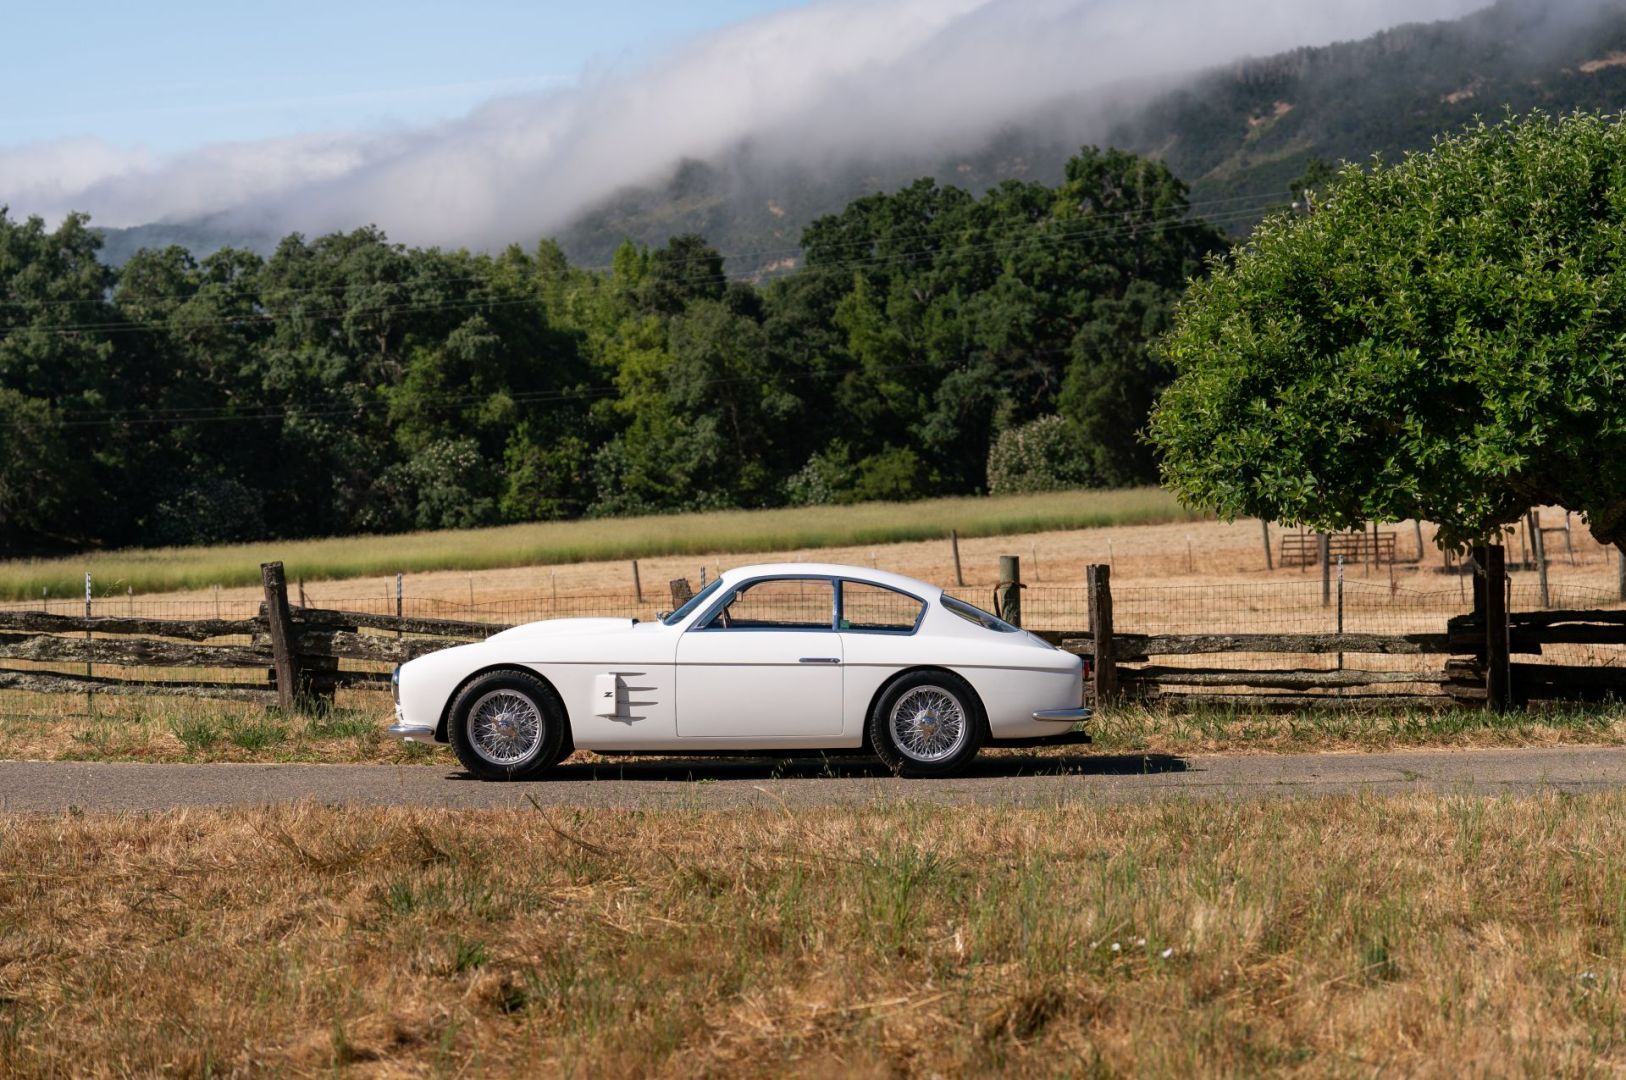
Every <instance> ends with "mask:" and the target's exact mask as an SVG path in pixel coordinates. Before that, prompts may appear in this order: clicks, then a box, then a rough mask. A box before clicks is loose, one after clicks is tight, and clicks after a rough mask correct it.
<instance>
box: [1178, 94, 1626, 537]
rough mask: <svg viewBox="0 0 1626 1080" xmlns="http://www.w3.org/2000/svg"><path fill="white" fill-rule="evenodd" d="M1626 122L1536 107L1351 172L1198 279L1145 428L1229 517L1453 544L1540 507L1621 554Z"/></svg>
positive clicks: (1624, 517) (1188, 485)
mask: <svg viewBox="0 0 1626 1080" xmlns="http://www.w3.org/2000/svg"><path fill="white" fill-rule="evenodd" d="M1622 250H1626V125H1623V124H1622V122H1621V121H1620V120H1618V119H1606V118H1604V117H1602V116H1597V115H1586V114H1582V115H1575V116H1570V117H1566V118H1563V119H1552V118H1549V117H1547V116H1543V115H1539V114H1537V115H1534V116H1531V117H1529V118H1526V119H1515V120H1509V121H1508V122H1506V123H1503V124H1499V125H1496V126H1486V125H1484V124H1480V125H1477V126H1475V127H1472V128H1470V129H1468V130H1466V131H1464V132H1463V133H1461V134H1459V135H1456V136H1454V137H1451V138H1447V139H1443V140H1441V141H1440V142H1438V143H1437V144H1436V146H1435V148H1434V149H1433V151H1432V152H1430V153H1427V154H1420V155H1416V156H1414V157H1411V158H1408V159H1407V160H1406V161H1405V162H1403V163H1401V164H1399V165H1396V166H1377V167H1374V168H1373V169H1372V170H1370V171H1368V172H1363V171H1361V170H1360V169H1357V168H1346V169H1345V170H1344V171H1343V172H1342V173H1341V174H1340V176H1339V180H1338V184H1337V186H1336V188H1335V189H1334V191H1333V194H1332V197H1331V198H1330V199H1329V200H1328V201H1327V202H1326V203H1325V204H1322V205H1318V207H1317V211H1316V213H1315V214H1314V215H1313V216H1311V217H1309V218H1292V217H1288V216H1281V217H1277V218H1275V219H1273V220H1271V221H1269V222H1267V223H1266V224H1265V225H1264V226H1263V227H1261V228H1260V230H1259V231H1258V232H1257V233H1256V234H1255V236H1254V238H1253V240H1252V242H1251V243H1250V244H1249V245H1248V246H1247V248H1246V249H1245V250H1243V251H1241V252H1240V253H1238V254H1237V256H1236V257H1235V259H1234V260H1232V261H1231V262H1230V263H1229V264H1228V265H1224V266H1219V267H1217V268H1216V271H1215V273H1214V275H1213V276H1212V277H1211V278H1210V279H1209V280H1208V281H1205V282H1199V283H1198V284H1197V285H1195V286H1194V287H1193V288H1192V291H1191V294H1190V295H1189V297H1188V298H1187V299H1186V300H1185V302H1184V303H1183V304H1182V305H1181V307H1180V310H1179V313H1178V315H1177V316H1176V319H1175V325H1174V329H1173V330H1172V331H1171V332H1170V334H1169V335H1168V336H1167V337H1166V338H1165V339H1164V340H1163V341H1162V343H1161V352H1162V355H1163V356H1164V357H1166V358H1167V360H1168V361H1169V362H1171V363H1172V364H1173V365H1174V367H1175V368H1176V369H1177V370H1178V372H1179V377H1178V379H1177V381H1176V382H1175V383H1174V385H1173V386H1172V387H1171V388H1170V389H1169V391H1168V392H1167V393H1166V394H1165V395H1164V397H1163V399H1162V401H1161V403H1160V404H1159V406H1158V409H1157V413H1156V416H1155V418H1154V421H1153V424H1152V436H1153V438H1154V440H1155V442H1156V443H1157V445H1158V446H1159V447H1160V448H1161V450H1162V451H1163V455H1164V459H1163V471H1164V477H1165V480H1166V482H1167V483H1168V485H1169V486H1170V487H1171V488H1172V489H1173V490H1174V491H1176V492H1178V493H1179V494H1180V496H1181V497H1182V498H1183V499H1185V500H1186V501H1187V502H1188V503H1191V504H1194V505H1198V506H1203V507H1207V508H1210V509H1212V510H1215V511H1216V512H1218V513H1220V514H1221V515H1223V516H1226V517H1239V516H1250V517H1264V518H1269V519H1273V520H1277V521H1281V522H1284V523H1289V524H1303V525H1308V526H1311V527H1315V528H1326V529H1338V528H1347V527H1351V526H1354V525H1357V524H1358V523H1360V522H1362V521H1366V520H1388V521H1394V520H1399V519H1403V518H1408V517H1419V518H1424V519H1427V520H1430V521H1435V522H1438V523H1439V524H1440V526H1441V538H1442V542H1444V543H1447V544H1464V543H1468V542H1471V541H1474V540H1478V539H1481V538H1484V537H1487V536H1489V535H1490V534H1491V533H1492V532H1493V531H1494V530H1496V529H1497V528H1498V527H1499V526H1501V525H1504V524H1507V523H1510V522H1513V521H1515V520H1517V518H1518V516H1519V515H1520V514H1521V513H1522V512H1523V511H1524V510H1525V509H1526V508H1527V507H1529V506H1531V505H1540V504H1558V505H1561V506H1564V507H1567V508H1569V509H1572V510H1576V511H1579V512H1580V513H1582V514H1583V515H1584V516H1585V517H1586V518H1587V519H1588V520H1589V522H1590V523H1591V525H1592V528H1593V531H1594V533H1595V535H1597V536H1598V538H1599V539H1600V540H1603V541H1605V542H1607V543H1613V544H1616V545H1626V277H1623V276H1622V275H1621V273H1620V265H1621V262H1620V260H1621V255H1620V253H1621V251H1622Z"/></svg>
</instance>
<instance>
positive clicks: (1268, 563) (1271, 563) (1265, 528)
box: [1259, 518, 1276, 570]
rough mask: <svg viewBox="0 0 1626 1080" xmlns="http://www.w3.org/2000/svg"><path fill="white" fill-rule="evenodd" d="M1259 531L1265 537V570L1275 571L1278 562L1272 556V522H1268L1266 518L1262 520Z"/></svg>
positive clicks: (1260, 520)
mask: <svg viewBox="0 0 1626 1080" xmlns="http://www.w3.org/2000/svg"><path fill="white" fill-rule="evenodd" d="M1259 529H1260V531H1261V532H1262V533H1263V534H1264V537H1265V569H1266V570H1275V569H1276V562H1275V559H1274V558H1273V557H1272V556H1271V554H1270V522H1268V521H1266V520H1265V519H1264V518H1260V519H1259Z"/></svg>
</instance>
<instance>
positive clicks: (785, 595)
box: [707, 578, 835, 630]
mask: <svg viewBox="0 0 1626 1080" xmlns="http://www.w3.org/2000/svg"><path fill="white" fill-rule="evenodd" d="M834 617H835V586H834V584H833V583H832V582H830V581H829V580H827V579H823V578H774V579H772V580H768V581H754V582H752V583H751V584H749V585H745V586H743V587H741V588H739V589H736V590H735V591H734V594H733V596H731V597H730V598H729V600H728V602H727V603H726V604H725V605H724V606H723V607H722V609H721V610H719V611H718V612H717V614H716V615H713V616H712V618H711V621H710V622H709V623H707V628H708V629H711V630H828V629H830V626H831V622H832V620H833V619H834Z"/></svg>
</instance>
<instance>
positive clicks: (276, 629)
mask: <svg viewBox="0 0 1626 1080" xmlns="http://www.w3.org/2000/svg"><path fill="white" fill-rule="evenodd" d="M260 581H261V583H262V584H263V585H264V586H265V621H266V624H267V626H268V627H269V628H270V631H271V665H272V669H273V670H274V671H275V672H276V674H277V704H278V705H280V706H281V707H282V708H283V709H286V710H288V711H289V712H292V711H293V710H294V709H296V708H298V706H299V702H300V698H301V697H302V696H303V695H302V694H301V693H300V689H301V688H300V686H299V683H298V679H299V675H300V672H299V657H298V656H297V655H296V654H295V652H294V619H293V615H292V614H290V613H289V611H288V578H287V575H286V574H284V572H283V569H282V564H281V563H279V562H272V563H261V564H260Z"/></svg>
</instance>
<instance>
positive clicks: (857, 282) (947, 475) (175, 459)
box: [0, 150, 1224, 555]
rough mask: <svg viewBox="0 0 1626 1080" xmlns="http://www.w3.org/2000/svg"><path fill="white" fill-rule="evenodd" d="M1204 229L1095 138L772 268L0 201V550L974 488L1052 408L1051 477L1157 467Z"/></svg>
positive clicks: (1161, 183)
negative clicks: (1005, 178) (123, 238)
mask: <svg viewBox="0 0 1626 1080" xmlns="http://www.w3.org/2000/svg"><path fill="white" fill-rule="evenodd" d="M1223 243H1224V241H1223V238H1222V237H1221V235H1220V234H1219V233H1217V232H1216V231H1215V230H1214V229H1212V228H1210V227H1209V226H1207V225H1206V224H1204V223H1203V222H1202V221H1201V220H1199V219H1196V218H1193V217H1192V216H1190V214H1189V212H1188V207H1187V203H1186V192H1185V188H1184V186H1183V185H1182V184H1181V183H1180V182H1179V181H1178V180H1177V179H1175V178H1174V176H1172V175H1171V174H1170V173H1169V172H1168V170H1167V169H1165V168H1163V167H1162V166H1161V165H1157V164H1154V163H1151V162H1148V161H1145V160H1142V159H1140V158H1136V157H1134V156H1132V155H1128V154H1123V153H1119V152H1113V151H1107V152H1101V151H1096V150H1085V151H1083V152H1082V153H1080V154H1079V155H1078V156H1077V157H1075V158H1074V159H1073V160H1072V161H1071V162H1070V163H1069V165H1068V167H1067V172H1066V178H1065V180H1064V182H1062V183H1061V184H1060V185H1059V186H1056V187H1050V186H1046V185H1042V184H1035V183H1020V182H1015V181H1010V182H1006V183H1004V184H1001V185H999V186H998V187H995V188H993V189H991V190H989V191H987V192H986V193H984V194H982V195H981V196H977V195H973V194H972V193H970V192H967V191H963V190H960V189H957V188H954V187H945V186H942V185H939V184H936V183H934V182H932V181H921V182H919V183H916V184H913V185H911V186H909V187H907V188H904V189H903V190H901V191H898V192H895V193H892V194H878V195H874V196H870V197H867V198H864V199H860V200H858V201H857V202H854V203H853V204H852V205H850V206H849V207H847V208H846V209H845V210H843V211H842V212H840V213H838V214H834V215H831V216H829V217H826V218H822V219H820V220H819V221H817V222H815V223H814V224H813V225H812V226H811V227H810V228H809V229H807V230H806V233H805V235H804V236H803V248H804V251H805V264H804V265H803V266H802V267H801V268H799V269H797V270H795V271H794V272H791V273H787V274H785V275H783V276H781V277H778V278H774V279H771V280H768V281H765V282H761V281H759V282H753V281H741V280H730V278H729V277H728V275H727V273H726V264H725V259H724V256H723V253H721V252H719V251H717V250H716V249H715V248H713V247H711V246H710V245H709V244H708V243H707V242H706V241H705V240H704V239H702V238H700V237H697V236H679V237H677V238H675V239H673V240H671V241H670V242H669V243H666V244H665V245H663V246H661V247H659V248H655V249H653V250H651V249H647V248H640V247H637V246H634V245H631V244H627V245H624V246H623V247H622V248H621V249H620V250H619V251H618V252H617V253H616V255H615V257H614V259H613V260H612V263H611V265H609V266H607V267H603V268H593V269H589V268H582V267H573V266H571V265H569V263H568V262H567V260H566V259H565V257H564V256H563V254H562V253H561V251H560V249H559V248H558V247H557V246H556V245H555V244H553V243H551V242H543V243H542V244H540V245H539V246H538V247H536V248H535V249H533V250H530V251H524V250H521V249H519V248H510V249H508V250H506V251H502V252H500V253H497V254H490V255H488V254H471V253H469V252H464V251H441V250H436V249H412V248H405V247H402V246H400V245H397V244H392V243H390V242H389V240H388V238H386V237H385V236H384V235H383V234H382V233H381V232H379V231H378V230H376V229H371V228H365V229H358V230H356V231H353V232H350V233H342V234H334V235H330V236H322V237H318V238H315V239H307V238H305V237H302V236H298V235H294V236H289V237H287V238H286V239H284V240H283V241H282V243H281V244H280V245H279V246H278V247H277V249H276V251H275V252H274V253H273V254H271V255H270V256H269V257H267V258H261V257H260V256H257V255H254V254H252V253H250V252H245V251H239V250H233V249H225V250H222V251H219V252H216V253H215V254H213V255H210V256H208V257H206V258H202V259H199V258H196V257H194V256H193V255H191V254H189V253H188V252H186V251H185V250H183V249H181V248H179V247H170V248H166V249H162V250H144V251H140V252H138V253H137V254H136V255H135V256H134V257H132V258H131V259H130V260H129V261H128V262H127V263H126V264H125V265H124V266H123V267H122V268H120V269H119V270H117V271H114V270H112V269H110V268H109V267H107V266H105V265H103V264H102V263H101V262H99V261H98V258H97V253H98V244H99V238H98V236H97V234H96V233H95V232H94V231H93V230H91V229H89V228H88V226H87V223H86V221H85V220H84V219H83V218H80V217H73V218H69V219H68V220H67V221H65V222H64V223H63V224H61V225H60V226H59V227H58V228H56V229H55V230H51V229H48V228H46V227H45V225H44V224H43V223H42V222H40V221H39V220H37V219H30V220H27V221H21V222H19V221H16V220H13V219H11V218H9V217H7V216H6V214H5V213H4V211H0V551H3V552H4V553H5V554H10V555H15V554H26V553H30V552H42V551H47V550H61V549H64V548H72V547H75V546H96V545H128V544H152V543H192V542H204V541H221V540H248V539H262V538H275V537H297V536H309V535H342V534H346V533H352V532H358V531H365V532H389V531H396V530H405V529H418V528H433V527H460V526H465V525H479V524H489V523H496V522H502V521H529V520H539V519H551V518H564V517H575V516H580V515H587V514H598V515H604V514H620V513H636V512H659V511H667V510H686V509H704V508H714V507H756V506H773V505H783V504H787V503H817V502H847V501H854V500H859V499H872V498H895V499H907V498H915V497H923V496H928V495H939V494H969V493H974V492H978V491H982V490H986V487H987V484H988V468H989V454H990V447H991V446H992V445H993V444H994V442H995V441H996V440H997V439H998V437H999V436H1000V435H1001V434H1002V433H1004V432H1006V431H1010V430H1014V429H1017V428H1020V427H1022V426H1023V425H1027V424H1030V423H1032V422H1034V421H1036V420H1039V419H1041V418H1045V417H1055V416H1057V415H1059V416H1060V417H1061V419H1060V420H1059V421H1056V422H1055V423H1053V424H1052V425H1051V426H1050V427H1049V428H1047V429H1046V430H1049V431H1052V433H1055V432H1056V431H1058V430H1059V431H1060V433H1061V435H1062V436H1063V442H1062V443H1057V445H1066V446H1073V447H1077V453H1076V457H1077V462H1076V463H1075V467H1072V468H1069V469H1066V470H1063V471H1064V473H1065V478H1066V482H1069V483H1075V482H1076V483H1084V484H1097V485H1116V484H1123V483H1130V482H1146V481H1150V480H1151V479H1153V478H1154V477H1155V465H1154V463H1153V461H1152V459H1151V457H1150V455H1149V454H1148V452H1147V449H1146V448H1145V447H1144V446H1143V445H1142V444H1140V443H1139V442H1138V441H1137V440H1135V439H1134V438H1133V436H1132V433H1133V432H1134V431H1136V430H1137V429H1138V428H1140V427H1141V426H1142V425H1143V423H1144V421H1145V414H1146V410H1147V408H1148V407H1149V405H1150V402H1151V400H1152V396H1153V394H1154V393H1155V391H1156V389H1157V387H1158V386H1159V385H1161V381H1162V380H1164V379H1166V377H1167V373H1166V369H1164V367H1163V366H1162V364H1161V362H1159V361H1158V360H1157V359H1156V358H1155V357H1152V356H1151V355H1150V354H1149V353H1148V352H1147V349H1146V344H1147V341H1148V339H1149V338H1150V337H1151V336H1152V335H1153V334H1155V333H1156V332H1158V331H1159V330H1160V329H1162V328H1163V327H1164V326H1166V325H1167V319H1168V316H1169V312H1170V311H1172V307H1173V303H1174V301H1175V299H1176V298H1177V297H1178V295H1179V293H1180V290H1181V289H1183V287H1184V284H1185V281H1186V279H1187V277H1188V276H1189V275H1191V274H1193V273H1197V272H1200V271H1201V269H1202V266H1203V260H1204V257H1205V256H1206V255H1207V254H1209V253H1211V252H1213V251H1215V250H1218V249H1219V248H1220V247H1221V246H1223ZM1058 425H1059V427H1058ZM1053 441H1054V440H1053ZM1040 468H1043V469H1046V470H1049V472H1047V474H1046V475H1047V476H1049V475H1050V473H1051V472H1054V469H1053V468H1052V466H1051V464H1050V463H1049V462H1048V460H1047V459H1044V458H1042V456H1041V457H1034V456H1032V455H1028V456H1023V455H1016V456H1014V457H1012V456H1009V455H1007V457H1006V458H1005V459H1003V464H1001V465H1000V474H999V475H1000V482H1002V483H1005V484H1009V485H1013V486H1014V487H1015V488H1020V487H1022V486H1023V485H1024V484H1026V485H1028V486H1033V485H1034V484H1036V483H1039V481H1038V480H1037V479H1036V478H1031V477H1030V478H1024V477H1023V476H1022V475H1020V474H1021V471H1022V470H1023V469H1040ZM1045 482H1046V483H1054V482H1056V481H1055V480H1054V479H1050V480H1046V481H1045Z"/></svg>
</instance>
